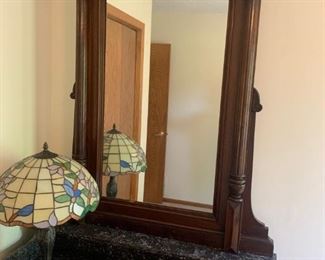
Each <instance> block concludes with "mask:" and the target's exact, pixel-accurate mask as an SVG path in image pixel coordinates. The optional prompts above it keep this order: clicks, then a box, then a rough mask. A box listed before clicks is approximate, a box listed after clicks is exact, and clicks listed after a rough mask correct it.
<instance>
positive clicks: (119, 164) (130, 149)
mask: <svg viewBox="0 0 325 260" xmlns="http://www.w3.org/2000/svg"><path fill="white" fill-rule="evenodd" d="M103 148H104V151H103V174H104V175H107V176H110V180H109V183H108V184H107V188H106V191H107V197H108V198H115V197H116V194H117V183H116V180H115V177H116V176H117V175H126V174H130V173H140V172H145V171H146V169H147V162H146V156H145V154H144V152H143V150H142V148H141V147H140V146H139V145H138V144H137V143H136V142H135V141H134V140H132V139H131V138H130V137H128V136H127V135H125V134H123V133H121V132H120V131H118V130H116V127H115V124H114V125H113V129H111V130H110V131H108V132H106V133H105V134H104V146H103Z"/></svg>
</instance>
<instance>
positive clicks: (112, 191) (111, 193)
mask: <svg viewBox="0 0 325 260" xmlns="http://www.w3.org/2000/svg"><path fill="white" fill-rule="evenodd" d="M106 194H107V197H108V198H116V194H117V182H116V176H110V178H109V182H108V183H107V187H106Z"/></svg>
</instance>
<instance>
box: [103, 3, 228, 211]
mask: <svg viewBox="0 0 325 260" xmlns="http://www.w3.org/2000/svg"><path fill="white" fill-rule="evenodd" d="M227 9H228V1H224V0H204V1H202V0H191V1H189V0H188V1H166V0H153V6H152V21H151V43H150V44H148V43H146V42H144V37H143V35H144V30H145V29H146V30H147V29H149V28H148V25H147V24H146V28H145V25H144V24H143V23H141V22H140V21H139V20H137V19H136V18H135V17H132V16H131V15H127V17H126V16H125V15H124V19H125V18H126V19H125V20H123V19H117V18H116V15H118V11H119V10H118V9H117V8H115V7H113V6H110V7H109V8H108V16H107V34H106V35H107V36H106V37H107V38H106V71H105V74H106V75H105V78H106V82H105V118H104V130H105V136H107V133H108V132H109V131H112V128H113V124H115V129H117V130H118V131H119V132H121V133H122V135H123V136H126V137H127V138H126V139H125V138H124V139H123V140H120V139H119V140H117V139H116V142H118V141H122V142H123V144H124V145H125V146H126V147H128V148H125V149H124V148H123V149H124V150H123V149H120V148H119V147H118V146H117V145H116V143H115V145H113V143H110V144H109V149H111V153H112V154H114V153H115V155H113V156H107V152H106V155H105V152H104V163H103V165H104V167H105V160H106V169H104V167H103V173H105V175H103V182H102V195H103V196H108V195H109V190H110V189H111V188H112V187H113V186H114V185H115V186H116V191H115V193H114V194H115V195H114V194H113V195H114V196H113V197H116V198H120V199H127V200H138V201H144V202H149V203H159V204H162V205H166V206H172V207H179V208H188V209H194V210H200V211H209V212H211V211H212V203H213V192H214V180H215V170H216V169H215V165H216V154H217V136H218V122H219V110H220V99H221V87H222V75H223V63H224V50H225V37H226V27H227V11H228V10H227ZM110 12H111V15H110ZM144 48H150V49H151V54H150V68H149V69H148V70H149V71H150V77H149V90H147V89H145V88H142V76H144V78H145V75H142V68H143V66H144V65H145V64H144V63H143V62H144V61H143V59H142V58H141V57H142V56H143V49H144ZM144 72H146V70H144ZM147 97H148V98H149V101H148V102H147V101H146V100H147ZM146 102H147V103H146ZM141 116H142V118H147V121H148V124H147V138H146V140H140V136H142V139H144V138H143V136H144V135H143V132H145V129H143V127H142V129H141V127H140V126H141V122H140V119H141ZM115 131H116V130H115ZM104 139H105V138H104ZM121 139H122V138H121ZM125 140H126V142H125ZM110 141H111V142H112V140H110ZM145 141H146V142H145ZM131 144H132V145H131ZM135 144H141V145H142V146H143V147H142V148H146V149H144V150H146V165H147V167H146V169H145V168H144V167H143V164H142V165H141V166H140V164H139V165H138V166H139V167H140V168H142V169H139V167H138V169H137V164H138V163H139V160H137V159H135V158H137V152H136V151H137V149H136V148H134V147H136V146H134V145H135ZM144 146H145V147H144ZM104 149H106V150H107V142H106V148H105V145H104ZM113 151H114V152H113ZM121 151H123V153H122V152H121ZM108 160H110V161H109V162H111V163H117V164H116V165H118V166H119V169H118V170H120V169H121V168H123V169H124V173H123V174H116V171H113V170H111V172H114V173H113V174H108V171H107V165H110V163H109V162H108ZM141 170H142V171H141ZM143 171H145V173H144V174H143V173H141V172H143ZM136 173H138V174H136ZM113 175H114V176H116V177H113ZM143 179H144V181H143ZM113 181H114V183H115V182H116V184H114V183H113ZM112 185H113V186H112ZM115 186H114V187H115ZM113 190H114V189H113ZM109 196H110V197H112V195H109Z"/></svg>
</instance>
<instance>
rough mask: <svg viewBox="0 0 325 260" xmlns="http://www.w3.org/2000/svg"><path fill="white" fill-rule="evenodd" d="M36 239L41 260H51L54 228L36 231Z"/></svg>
mask: <svg viewBox="0 0 325 260" xmlns="http://www.w3.org/2000/svg"><path fill="white" fill-rule="evenodd" d="M36 239H37V242H38V244H39V246H40V249H41V252H42V258H41V259H43V260H51V259H52V253H53V248H54V241H55V228H54V227H49V228H46V229H37V231H36Z"/></svg>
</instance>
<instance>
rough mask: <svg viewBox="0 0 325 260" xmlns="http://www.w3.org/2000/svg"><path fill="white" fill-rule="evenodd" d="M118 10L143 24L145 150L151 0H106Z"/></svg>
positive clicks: (141, 181)
mask: <svg viewBox="0 0 325 260" xmlns="http://www.w3.org/2000/svg"><path fill="white" fill-rule="evenodd" d="M107 2H108V3H110V4H112V5H114V6H115V7H117V8H119V9H120V10H122V11H124V12H126V13H127V14H129V15H131V16H133V17H134V18H136V19H138V20H140V21H141V22H143V23H144V24H145V36H144V38H145V39H144V61H143V86H142V115H141V144H140V145H141V147H142V148H143V149H144V150H145V148H146V144H147V123H148V121H147V117H148V94H149V66H150V41H151V9H152V0H108V1H107ZM138 185H139V189H138V200H139V201H143V187H144V175H143V173H141V174H140V175H139V184H138Z"/></svg>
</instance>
